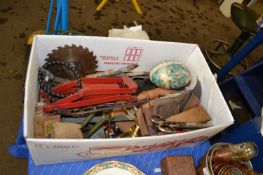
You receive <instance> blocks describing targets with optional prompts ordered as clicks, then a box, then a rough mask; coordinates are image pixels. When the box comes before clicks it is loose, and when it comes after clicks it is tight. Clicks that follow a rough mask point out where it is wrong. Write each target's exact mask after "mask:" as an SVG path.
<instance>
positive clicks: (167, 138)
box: [24, 36, 233, 165]
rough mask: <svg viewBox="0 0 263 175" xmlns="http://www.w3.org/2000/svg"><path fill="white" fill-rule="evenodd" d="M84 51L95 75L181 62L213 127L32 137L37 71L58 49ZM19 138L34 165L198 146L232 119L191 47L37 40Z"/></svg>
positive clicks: (88, 39)
mask: <svg viewBox="0 0 263 175" xmlns="http://www.w3.org/2000/svg"><path fill="white" fill-rule="evenodd" d="M72 44H75V45H77V46H78V45H81V46H83V47H88V48H89V49H90V50H91V51H93V52H94V54H95V55H96V56H97V60H98V65H99V66H98V70H99V71H102V70H109V69H114V68H118V67H123V66H124V65H127V64H129V63H137V64H139V68H137V69H136V70H135V71H149V70H151V69H152V68H153V67H154V66H156V65H157V64H159V63H162V62H165V61H171V60H179V61H183V62H185V63H186V64H187V66H188V68H189V69H190V71H191V74H192V73H193V72H194V74H195V75H197V77H198V80H199V81H200V82H201V87H202V96H201V103H202V105H203V106H204V107H205V108H206V109H207V111H208V113H209V114H210V115H211V117H212V120H211V121H210V124H212V125H213V127H209V128H206V129H199V130H195V131H191V132H186V133H179V134H170V135H163V136H149V137H137V138H116V139H37V138H33V117H34V115H35V104H36V103H37V99H38V94H39V93H38V92H39V85H38V82H37V74H38V68H39V67H40V66H41V65H43V64H44V62H45V61H44V60H45V58H46V56H47V54H48V53H49V52H51V50H53V49H55V48H56V47H58V46H63V45H72ZM24 117H25V118H24V136H25V138H26V141H27V145H28V147H29V150H30V153H31V155H32V158H33V160H34V161H35V163H36V164H37V165H40V164H51V163H60V162H69V161H78V160H85V159H94V158H102V157H112V156H119V155H128V154H135V153H142V152H149V151H158V150H164V149H169V148H176V147H183V146H189V145H194V144H198V143H200V142H202V141H204V140H206V139H208V138H209V137H211V136H214V135H215V134H217V133H218V132H220V131H222V130H224V129H225V128H226V127H228V126H229V125H231V124H232V123H233V117H232V115H231V113H230V111H229V109H228V106H227V104H226V102H225V100H224V98H223V96H222V93H221V92H220V90H219V87H218V85H217V82H216V80H215V78H214V76H213V75H212V73H211V71H210V69H209V67H208V65H207V63H206V61H205V58H204V56H203V55H202V53H201V51H200V49H199V47H198V46H197V45H196V44H185V43H175V42H161V41H145V40H134V39H119V38H105V37H89V36H36V37H35V39H34V42H33V45H32V50H31V55H30V61H29V65H28V70H27V77H26V85H25V105H24Z"/></svg>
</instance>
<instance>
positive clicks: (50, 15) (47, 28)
mask: <svg viewBox="0 0 263 175" xmlns="http://www.w3.org/2000/svg"><path fill="white" fill-rule="evenodd" d="M53 9H54V0H50V6H49V12H48V19H47V26H46V34H48V33H49V30H50V25H51V20H52V13H53Z"/></svg>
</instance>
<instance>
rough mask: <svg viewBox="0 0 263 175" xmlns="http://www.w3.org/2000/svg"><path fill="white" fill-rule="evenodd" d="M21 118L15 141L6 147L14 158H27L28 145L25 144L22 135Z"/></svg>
mask: <svg viewBox="0 0 263 175" xmlns="http://www.w3.org/2000/svg"><path fill="white" fill-rule="evenodd" d="M23 123H24V122H23V119H22V120H21V121H20V126H19V130H18V134H17V137H16V142H15V143H14V144H11V145H10V146H9V147H8V151H9V153H10V154H12V155H13V156H14V157H16V158H27V157H28V147H27V145H26V141H25V138H24V136H23V130H24V129H23Z"/></svg>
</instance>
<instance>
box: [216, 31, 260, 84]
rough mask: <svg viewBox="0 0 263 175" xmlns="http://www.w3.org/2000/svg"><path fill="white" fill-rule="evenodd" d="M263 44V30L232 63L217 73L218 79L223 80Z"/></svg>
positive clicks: (235, 56) (232, 59) (231, 60)
mask: <svg viewBox="0 0 263 175" xmlns="http://www.w3.org/2000/svg"><path fill="white" fill-rule="evenodd" d="M262 43H263V30H261V31H260V32H258V33H257V35H256V36H254V37H253V38H252V39H251V40H250V41H249V42H248V43H247V44H246V45H245V46H244V47H243V48H242V49H241V50H240V51H239V52H238V53H237V54H235V55H234V56H233V58H231V59H230V61H229V62H228V63H227V64H226V65H224V66H223V67H222V69H221V70H220V71H218V72H217V78H218V79H221V78H223V77H224V76H225V75H226V74H227V73H228V72H229V71H230V70H232V69H233V68H234V67H235V66H236V65H238V64H239V63H240V62H241V61H242V60H243V59H245V58H246V56H247V55H248V54H249V53H250V52H252V51H253V50H254V49H255V48H257V47H258V45H260V44H262Z"/></svg>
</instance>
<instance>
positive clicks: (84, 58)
mask: <svg viewBox="0 0 263 175" xmlns="http://www.w3.org/2000/svg"><path fill="white" fill-rule="evenodd" d="M137 67H138V65H137V64H130V65H128V66H126V67H122V68H120V69H116V70H109V71H103V72H97V71H96V68H97V59H96V56H94V54H93V53H92V52H90V51H89V49H88V48H84V47H82V46H76V45H72V46H68V45H66V46H63V47H58V48H57V49H55V50H53V51H52V53H50V54H48V55H47V58H46V63H45V64H44V65H43V66H42V67H40V68H39V72H38V82H39V86H40V93H39V94H40V95H39V103H38V104H37V105H36V116H35V117H34V136H35V137H36V138H123V137H137V136H155V135H163V134H174V133H181V132H187V131H191V130H195V129H202V128H207V127H209V126H210V125H209V124H207V122H208V121H209V120H210V119H211V118H210V116H209V114H208V113H207V112H206V110H205V109H204V108H203V107H202V106H201V104H200V97H201V85H200V82H199V81H198V79H196V81H191V77H192V75H191V74H190V71H189V70H188V68H187V67H186V65H184V64H183V63H181V62H178V61H171V62H165V63H162V64H160V65H157V66H156V67H155V68H153V69H152V70H151V72H136V71H134V69H136V68H137ZM193 84H194V86H193ZM190 87H192V88H190Z"/></svg>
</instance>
